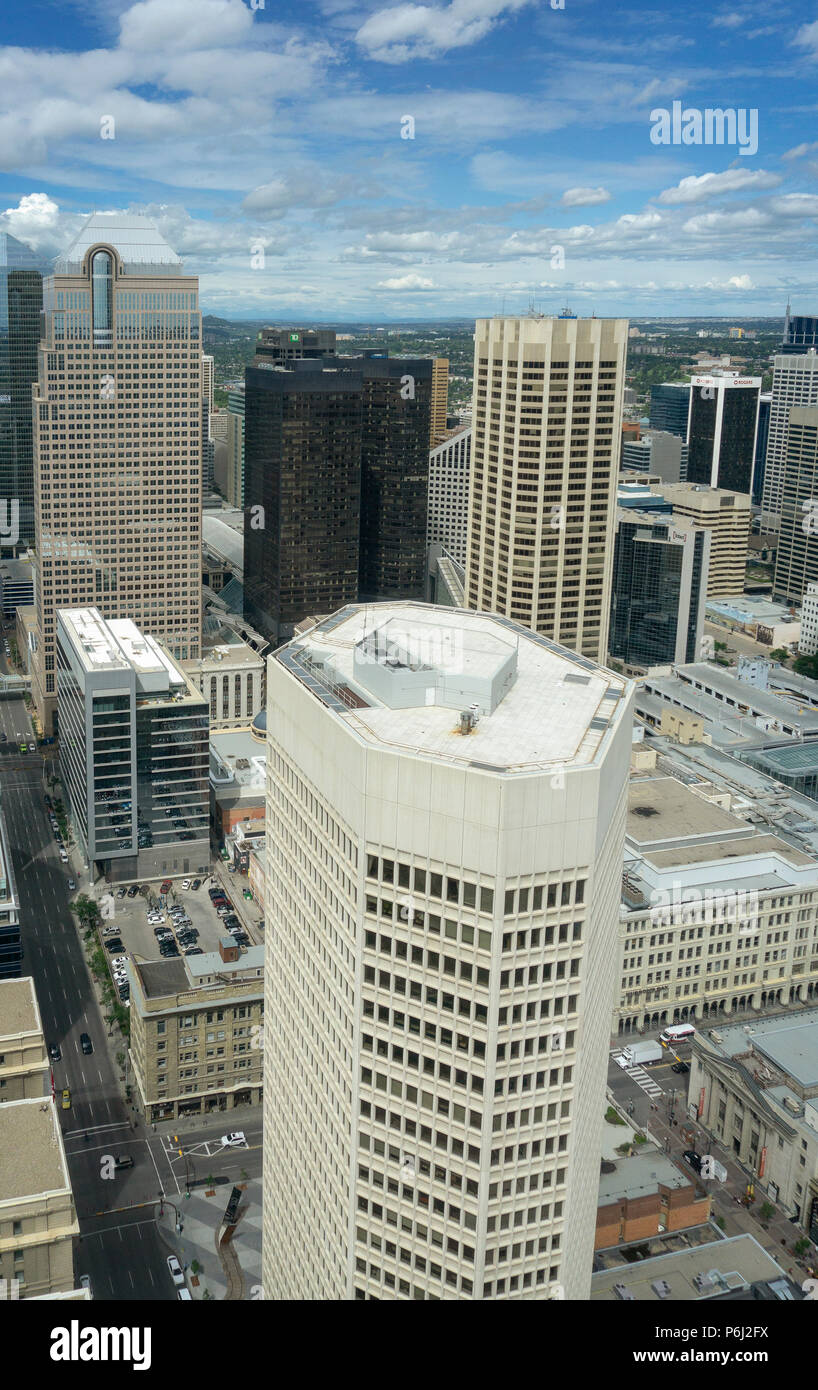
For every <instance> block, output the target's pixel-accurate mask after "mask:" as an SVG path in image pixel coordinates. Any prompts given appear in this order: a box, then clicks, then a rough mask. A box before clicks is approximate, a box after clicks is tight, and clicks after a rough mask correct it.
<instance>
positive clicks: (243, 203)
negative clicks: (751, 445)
mask: <svg viewBox="0 0 818 1390" xmlns="http://www.w3.org/2000/svg"><path fill="white" fill-rule="evenodd" d="M556 3H557V0H552V4H551V5H548V6H545V5H542V6H535V5H534V4H533V0H453V3H451V4H448V5H445V4H439V5H435V6H421V5H415V4H407V5H399V6H392V7H389V6H385V5H384V4H383V3H382V0H359V3H358V4H356V5H352V4H351V3H350V0H319V2H318V3H317V4H315V5H313V6H310V7H303V6H301V7H295V6H293V5H288V4H283V5H281V4H279V5H276V6H275V7H273V6H272V5H269V6H268V5H266V4H265V3H264V0H252V3H251V4H245V3H243V0H197V3H194V0H141V3H133V0H72V3H71V4H69V5H66V6H62V7H59V9H56V8H55V7H53V6H49V5H45V4H42V3H35V4H33V5H30V6H27V7H25V8H22V7H21V8H19V9H18V10H17V11H16V13H15V14H13V15H11V16H9V17H7V20H6V25H5V36H6V43H5V46H3V47H0V70H2V71H3V73H4V87H5V91H6V94H7V109H6V110H5V112H2V111H0V171H2V174H1V175H0V179H1V180H2V181H0V229H2V230H4V231H8V232H10V233H11V234H12V235H14V236H17V237H19V238H20V239H21V240H23V241H24V242H26V243H27V244H30V245H32V246H33V247H34V249H35V250H37V251H38V252H40V253H42V254H46V255H51V254H54V253H55V252H56V251H58V250H59V249H60V247H61V246H62V245H64V244H67V242H68V241H70V240H71V237H72V236H73V234H74V233H75V232H76V230H77V228H78V227H79V226H80V225H81V222H82V220H83V219H84V217H85V216H86V215H88V214H89V213H91V212H92V211H94V210H95V209H99V210H103V209H110V208H116V209H117V210H129V211H131V212H143V213H145V214H146V215H148V216H153V217H155V218H156V219H157V221H158V224H159V227H160V231H161V232H162V234H163V235H164V236H165V237H166V238H167V239H168V240H169V241H170V242H171V244H172V245H174V246H175V247H176V249H177V250H178V252H179V254H180V255H181V256H182V258H183V259H184V260H185V263H186V265H187V267H188V271H189V273H191V274H197V275H198V276H199V277H200V280H201V285H202V303H203V307H204V309H205V311H206V312H211V313H220V312H221V313H225V312H227V313H235V314H239V315H245V314H253V313H257V314H259V315H262V316H263V315H266V314H269V313H273V312H275V313H276V314H279V315H281V316H289V317H291V318H295V316H297V315H300V316H301V317H303V318H309V317H310V315H311V314H313V313H315V312H316V311H318V316H319V317H320V318H321V319H326V317H327V310H328V309H330V310H331V313H333V314H334V315H335V316H336V317H338V318H347V319H355V318H357V317H372V316H373V315H379V316H382V317H384V318H385V319H388V318H392V317H396V316H397V317H410V318H424V317H429V316H430V315H429V311H430V310H431V311H432V312H433V314H434V315H440V314H443V315H459V316H464V317H472V316H474V317H479V316H482V315H486V314H489V313H495V312H501V311H502V310H503V309H504V311H505V312H507V313H516V312H520V311H521V310H523V311H524V309H525V307H526V306H527V304H528V302H529V300H531V299H534V300H535V301H536V302H537V303H538V305H540V306H541V307H542V308H543V309H544V310H546V311H556V310H558V309H559V308H560V307H561V303H562V302H564V300H565V298H568V299H569V300H570V302H572V303H573V304H574V307H575V308H576V309H577V310H578V312H580V313H591V312H596V313H598V314H601V315H606V316H620V315H625V314H627V315H630V316H635V315H638V314H639V313H640V312H641V313H655V312H659V311H663V312H666V313H674V314H691V313H695V312H696V311H699V312H702V311H706V312H708V313H712V314H718V315H721V314H728V315H729V314H733V315H735V316H740V315H742V314H745V315H747V314H767V313H777V312H779V306H780V307H781V308H783V305H784V303H785V302H786V299H787V297H788V296H789V297H791V299H792V300H793V303H794V305H795V306H796V311H797V312H803V313H808V312H810V310H811V309H812V308H813V307H814V305H812V304H811V303H810V302H809V296H810V294H811V292H812V283H811V280H809V279H808V278H807V273H806V269H805V268H806V266H807V264H808V262H809V258H810V257H809V253H810V250H811V249H813V247H814V242H815V218H816V216H818V196H816V194H815V193H814V191H813V186H814V179H815V169H816V163H815V144H814V143H813V142H811V141H810V140H809V138H808V134H807V136H806V138H805V125H806V126H808V117H809V113H810V111H811V109H812V101H811V94H812V83H813V81H814V75H815V64H816V55H818V23H815V22H812V15H811V12H810V11H809V9H808V7H807V6H805V5H804V4H801V3H798V4H796V5H794V6H790V7H789V8H788V9H787V11H786V13H778V12H774V13H770V12H769V11H768V10H767V9H765V8H763V7H761V6H759V5H757V4H755V3H751V4H746V5H743V6H741V7H738V6H735V7H730V6H727V5H724V6H717V7H715V8H714V9H713V10H712V12H709V13H708V14H707V15H705V16H704V17H702V16H701V15H699V14H698V13H694V12H686V11H684V10H678V11H674V12H672V13H663V12H658V11H657V12H651V13H649V14H648V13H646V12H644V11H640V10H638V9H637V10H633V11H631V12H629V11H628V10H617V11H616V12H615V13H612V12H608V11H607V10H606V7H605V6H603V5H602V4H601V3H599V0H568V4H567V5H565V7H564V8H554V7H553V6H554V5H555V4H556ZM45 92H47V93H48V100H45V99H44V93H45ZM602 93H604V96H601V94H602ZM665 116H666V117H667V119H666V120H665ZM805 118H806V121H805ZM664 126H666V127H667V128H666V129H664ZM665 138H666V141H667V143H661V141H662V140H663V139H665ZM689 139H690V140H694V141H700V143H694V144H690V143H686V141H687V140H689ZM756 146H757V148H755V147H756ZM802 267H804V269H802ZM504 298H505V301H506V302H505V305H504V306H503V299H504Z"/></svg>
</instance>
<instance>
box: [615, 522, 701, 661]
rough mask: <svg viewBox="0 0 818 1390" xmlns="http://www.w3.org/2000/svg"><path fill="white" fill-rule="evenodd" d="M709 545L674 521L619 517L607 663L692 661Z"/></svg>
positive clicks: (694, 529) (696, 647)
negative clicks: (611, 661)
mask: <svg viewBox="0 0 818 1390" xmlns="http://www.w3.org/2000/svg"><path fill="white" fill-rule="evenodd" d="M710 539H711V538H710V533H709V531H707V529H706V528H705V527H703V526H696V525H694V524H693V523H691V522H685V521H682V520H680V519H679V518H674V517H671V518H667V519H665V518H664V517H659V516H654V515H653V514H650V515H648V514H645V513H635V512H623V511H620V512H619V515H618V519H617V528H616V544H615V549H614V566H613V587H612V591H611V624H610V634H609V638H608V654H609V658H610V659H612V660H617V661H622V662H623V663H624V664H625V665H626V666H629V667H640V668H644V669H647V668H648V667H649V666H663V665H670V664H673V663H676V662H688V661H696V660H698V657H699V647H700V643H701V635H702V630H703V624H704V603H705V594H706V591H707V574H708V567H709V560H710Z"/></svg>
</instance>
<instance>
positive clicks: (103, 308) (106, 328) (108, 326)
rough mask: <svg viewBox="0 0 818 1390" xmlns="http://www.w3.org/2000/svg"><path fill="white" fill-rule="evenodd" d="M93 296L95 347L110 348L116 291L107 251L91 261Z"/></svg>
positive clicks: (97, 254)
mask: <svg viewBox="0 0 818 1390" xmlns="http://www.w3.org/2000/svg"><path fill="white" fill-rule="evenodd" d="M91 296H92V301H93V306H94V347H110V346H111V341H112V335H111V330H112V326H113V319H114V290H113V263H112V260H111V256H110V254H109V253H108V252H107V251H96V252H95V253H94V256H93V259H92V261H91Z"/></svg>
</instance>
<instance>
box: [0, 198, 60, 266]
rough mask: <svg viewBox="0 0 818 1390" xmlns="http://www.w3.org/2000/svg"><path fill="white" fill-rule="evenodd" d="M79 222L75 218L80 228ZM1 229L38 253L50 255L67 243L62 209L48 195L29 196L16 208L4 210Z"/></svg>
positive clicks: (1, 214)
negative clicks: (61, 213)
mask: <svg viewBox="0 0 818 1390" xmlns="http://www.w3.org/2000/svg"><path fill="white" fill-rule="evenodd" d="M79 221H80V219H76V222H77V227H78V226H79ZM0 230H2V231H4V232H9V233H10V234H11V236H14V237H17V239H18V241H24V242H25V243H26V245H28V246H31V247H32V248H33V249H34V250H35V251H44V252H46V253H49V254H50V253H51V252H55V251H57V250H59V249H60V248H61V247H62V246H63V245H64V244H65V241H66V230H64V228H63V222H62V219H61V217H60V209H59V206H58V205H57V203H55V202H54V200H53V198H49V196H48V194H47V193H27V194H26V195H25V197H23V198H21V199H20V202H19V204H18V205H17V207H16V208H5V209H4V211H3V212H2V213H0ZM72 230H73V229H72Z"/></svg>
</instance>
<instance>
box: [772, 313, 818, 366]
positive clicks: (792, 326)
mask: <svg viewBox="0 0 818 1390" xmlns="http://www.w3.org/2000/svg"><path fill="white" fill-rule="evenodd" d="M810 350H812V351H816V350H818V317H816V316H815V315H814V314H791V313H790V306H789V304H788V305H787V312H786V315H785V318H784V337H783V338H782V340H781V347H780V349H779V352H780V353H781V354H782V355H783V356H786V357H795V356H798V355H802V354H804V353H807V352H809V351H810Z"/></svg>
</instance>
